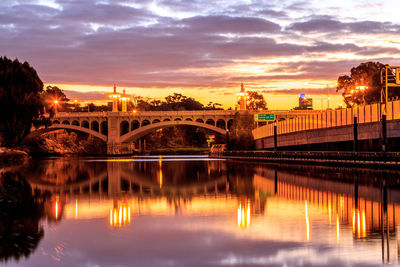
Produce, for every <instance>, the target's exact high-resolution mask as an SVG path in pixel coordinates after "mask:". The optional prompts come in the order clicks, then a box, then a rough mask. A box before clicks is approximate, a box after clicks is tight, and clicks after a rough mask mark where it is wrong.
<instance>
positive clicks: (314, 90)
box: [258, 87, 340, 95]
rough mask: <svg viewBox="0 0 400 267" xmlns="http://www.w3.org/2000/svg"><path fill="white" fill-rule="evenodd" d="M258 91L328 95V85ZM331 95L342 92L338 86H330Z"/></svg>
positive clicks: (279, 93)
mask: <svg viewBox="0 0 400 267" xmlns="http://www.w3.org/2000/svg"><path fill="white" fill-rule="evenodd" d="M258 92H261V93H264V94H274V95H298V94H310V95H326V94H327V89H326V87H321V88H291V89H266V90H260V91H258ZM329 94H330V95H340V92H336V88H330V90H329Z"/></svg>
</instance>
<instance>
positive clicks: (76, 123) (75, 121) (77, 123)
mask: <svg viewBox="0 0 400 267" xmlns="http://www.w3.org/2000/svg"><path fill="white" fill-rule="evenodd" d="M53 123H54V122H53ZM71 125H75V126H80V125H79V121H77V120H74V121H73V122H72V123H71Z"/></svg>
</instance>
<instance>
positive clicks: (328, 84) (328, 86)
mask: <svg viewBox="0 0 400 267" xmlns="http://www.w3.org/2000/svg"><path fill="white" fill-rule="evenodd" d="M310 84H318V85H326V96H327V99H328V101H327V102H328V103H327V106H328V107H327V108H326V109H329V100H331V97H330V96H329V88H330V86H332V85H334V86H337V82H334V83H316V82H306V85H310Z"/></svg>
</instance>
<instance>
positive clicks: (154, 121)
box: [151, 119, 160, 123]
mask: <svg viewBox="0 0 400 267" xmlns="http://www.w3.org/2000/svg"><path fill="white" fill-rule="evenodd" d="M159 122H160V120H159V119H155V120H153V121H152V122H151V123H159Z"/></svg>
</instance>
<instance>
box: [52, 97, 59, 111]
mask: <svg viewBox="0 0 400 267" xmlns="http://www.w3.org/2000/svg"><path fill="white" fill-rule="evenodd" d="M53 103H54V105H53V106H54V113H57V106H58V100H57V99H54V101H53Z"/></svg>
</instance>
